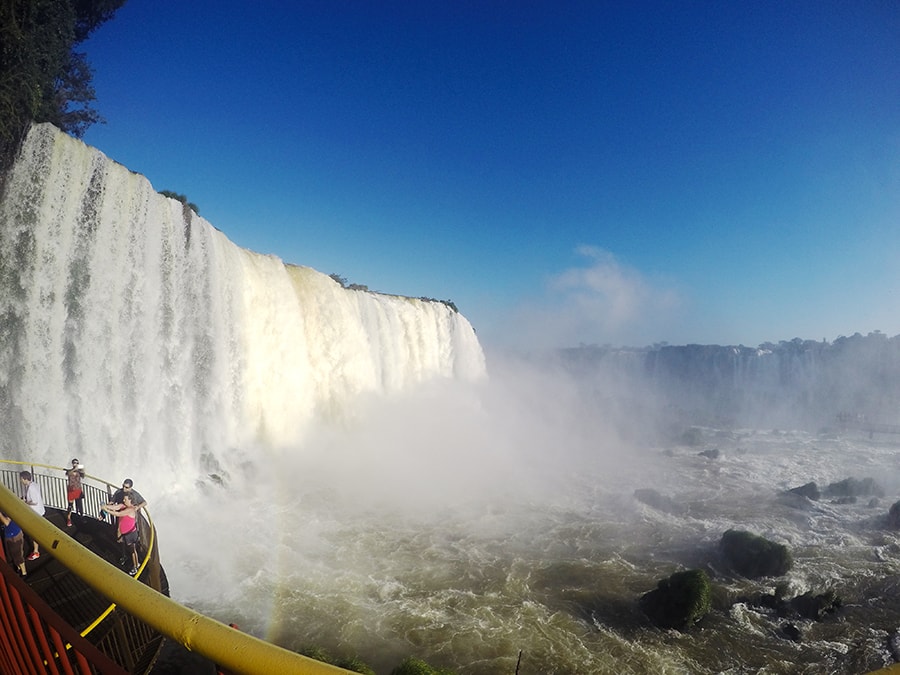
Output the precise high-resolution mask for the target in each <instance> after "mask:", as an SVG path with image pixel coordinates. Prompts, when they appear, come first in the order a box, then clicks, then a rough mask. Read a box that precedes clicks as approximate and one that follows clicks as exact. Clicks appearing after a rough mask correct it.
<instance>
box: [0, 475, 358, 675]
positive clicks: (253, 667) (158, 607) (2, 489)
mask: <svg viewBox="0 0 900 675" xmlns="http://www.w3.org/2000/svg"><path fill="white" fill-rule="evenodd" d="M0 510H2V511H3V512H4V513H5V514H7V515H8V516H9V517H10V518H12V519H13V520H14V521H16V523H18V524H19V525H20V526H21V527H22V529H23V530H25V531H26V532H27V533H28V535H29V536H30V537H32V538H33V539H35V540H36V541H37V542H38V543H39V544H40V545H41V546H42V547H43V549H44V550H45V551H47V552H49V553H51V554H52V555H53V557H54V558H56V559H57V560H58V561H59V562H61V563H62V564H63V565H65V566H66V567H67V568H68V569H69V570H71V571H72V573H73V574H76V575H77V576H78V577H79V578H81V579H82V580H83V581H84V582H85V583H86V584H88V585H89V586H90V587H91V588H93V589H94V590H95V591H97V592H98V593H100V594H102V595H104V596H106V597H108V598H110V599H111V600H113V601H114V602H115V603H116V604H118V605H119V606H120V607H121V608H122V609H124V610H125V611H127V612H128V613H129V614H131V615H133V616H135V617H137V618H138V619H140V620H141V621H143V622H145V623H146V624H148V625H149V626H152V627H153V628H154V629H155V630H157V631H159V632H160V633H162V634H163V635H166V636H168V637H170V638H171V639H173V640H175V641H176V642H179V643H180V644H182V645H184V646H185V647H186V648H187V649H189V650H190V651H194V652H197V653H198V654H201V655H203V656H205V657H206V658H208V659H210V660H211V661H213V662H215V663H216V664H218V665H219V666H220V667H222V668H224V669H226V670H230V671H233V672H235V673H246V674H247V675H257V674H258V675H271V673H296V674H297V675H337V674H339V673H343V674H345V675H346V673H349V672H350V671H347V670H344V669H343V668H338V667H337V666H332V665H330V664H327V663H323V662H321V661H316V660H314V659H310V658H307V657H305V656H301V655H300V654H295V653H294V652H291V651H288V650H287V649H283V648H281V647H278V646H276V645H273V644H271V643H269V642H265V641H264V640H260V639H259V638H256V637H253V636H252V635H248V634H247V633H243V632H241V631H238V630H235V629H234V628H232V627H230V626H226V625H225V624H223V623H220V622H218V621H215V620H214V619H210V618H209V617H206V616H203V615H202V614H199V613H198V612H195V611H193V610H191V609H188V608H187V607H184V606H182V605H180V604H178V603H177V602H175V601H174V600H172V599H170V598H168V597H166V596H165V595H163V594H162V593H158V592H157V591H155V590H153V589H152V588H149V587H148V586H145V585H144V584H142V583H141V582H140V581H137V580H135V579H132V578H131V577H130V576H128V575H127V574H126V573H125V572H123V571H122V570H120V569H118V568H117V567H115V566H113V565H111V564H109V563H108V562H106V561H105V560H103V559H102V558H101V557H99V556H96V555H94V554H93V553H91V551H89V550H88V549H87V548H85V547H84V546H82V545H81V544H79V543H78V542H77V541H75V540H74V539H73V538H72V537H69V536H67V535H65V534H64V533H63V532H61V531H60V530H59V529H58V528H57V527H55V526H54V525H53V524H52V523H50V522H49V521H47V520H46V519H44V518H42V517H41V516H39V515H38V514H36V513H35V512H34V511H33V510H32V509H31V508H30V507H29V506H28V505H27V504H25V502H24V501H22V500H21V499H20V498H19V497H17V496H16V495H15V494H13V493H12V492H11V491H10V490H9V488H7V487H6V486H5V485H0Z"/></svg>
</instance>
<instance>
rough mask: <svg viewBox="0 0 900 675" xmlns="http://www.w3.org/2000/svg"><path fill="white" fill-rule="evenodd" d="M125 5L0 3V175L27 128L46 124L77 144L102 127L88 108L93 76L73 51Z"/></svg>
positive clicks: (73, 0) (86, 0) (92, 0)
mask: <svg viewBox="0 0 900 675" xmlns="http://www.w3.org/2000/svg"><path fill="white" fill-rule="evenodd" d="M124 4H125V0H3V1H2V3H0V172H2V171H4V170H5V169H7V168H8V167H9V165H10V164H11V163H12V161H13V158H14V157H15V152H16V149H17V148H18V146H19V143H20V142H21V140H22V138H23V137H24V134H25V132H26V131H27V129H28V126H29V125H30V124H31V123H32V122H51V123H52V124H54V125H56V126H57V127H59V128H60V129H62V130H63V131H65V132H67V133H69V134H71V135H73V136H75V137H76V138H81V137H82V136H83V135H84V133H85V131H87V129H88V128H89V127H90V126H91V125H93V124H95V123H97V122H102V121H103V120H102V118H101V117H100V115H99V113H98V112H97V111H96V110H94V108H93V107H92V106H91V103H92V102H93V101H94V99H95V92H94V87H93V84H92V79H93V72H92V71H91V67H90V64H89V63H88V60H87V57H86V55H85V54H84V53H83V52H79V51H77V50H76V48H77V47H78V45H80V44H81V43H83V42H84V41H85V40H87V38H88V37H89V36H90V35H91V33H93V31H94V30H96V28H97V27H98V26H100V25H102V24H103V23H105V22H106V21H108V20H109V19H111V18H112V17H113V15H114V14H115V13H116V11H117V10H118V9H119V8H120V7H121V6H122V5H124Z"/></svg>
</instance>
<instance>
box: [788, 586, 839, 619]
mask: <svg viewBox="0 0 900 675" xmlns="http://www.w3.org/2000/svg"><path fill="white" fill-rule="evenodd" d="M841 604H842V603H841V599H840V598H839V597H838V596H837V594H836V593H835V592H834V591H825V592H824V593H821V594H819V595H813V594H812V593H810V592H807V593H804V594H803V595H798V596H797V597H796V598H792V599H791V600H789V601H788V605H789V606H790V608H791V610H793V611H794V612H796V613H797V615H798V616H800V617H802V618H804V619H812V620H813V621H821V620H822V618H823V617H824V616H825V615H826V614H831V613H832V612H836V611H837V610H838V609H840V608H841Z"/></svg>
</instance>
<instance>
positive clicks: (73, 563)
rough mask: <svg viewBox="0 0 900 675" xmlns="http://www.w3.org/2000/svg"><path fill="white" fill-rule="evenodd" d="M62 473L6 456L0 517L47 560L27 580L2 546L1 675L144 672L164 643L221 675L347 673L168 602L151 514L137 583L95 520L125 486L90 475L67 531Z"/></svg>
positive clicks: (142, 519)
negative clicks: (25, 477)
mask: <svg viewBox="0 0 900 675" xmlns="http://www.w3.org/2000/svg"><path fill="white" fill-rule="evenodd" d="M65 469H66V467H55V466H48V465H40V464H28V463H24V462H16V461H9V460H0V511H2V512H3V513H4V514H6V515H7V516H8V517H10V518H11V519H12V520H13V521H15V522H16V523H17V524H18V525H19V526H20V527H21V528H22V530H23V531H24V532H25V555H26V557H27V555H28V553H29V552H30V551H31V541H32V540H36V541H37V542H38V544H39V546H40V557H38V558H37V559H35V560H27V559H26V562H25V567H26V575H25V576H24V577H22V576H20V574H19V572H18V569H17V568H16V567H14V566H13V565H12V564H11V563H10V562H9V559H8V553H7V550H6V547H5V545H4V546H2V547H0V673H2V674H3V675H38V674H43V673H52V674H53V675H57V674H60V673H65V674H66V675H69V674H74V673H79V674H82V675H88V674H92V675H97V674H99V675H126V674H135V675H146V674H148V673H150V672H151V670H152V668H153V665H154V662H155V661H156V659H157V658H158V656H159V654H160V650H161V648H162V645H163V641H164V640H165V639H166V638H170V639H171V640H174V641H175V642H177V643H179V644H181V645H182V646H184V647H186V648H187V649H188V650H189V651H191V652H196V653H197V654H199V655H201V656H202V657H205V658H206V659H208V660H209V662H211V663H216V664H219V665H218V666H216V668H217V670H218V673H220V674H221V675H237V674H238V673H247V674H250V675H253V674H259V675H263V674H265V675H271V674H273V673H279V674H280V673H296V674H297V675H338V674H340V673H343V674H345V675H346V673H348V672H349V671H346V670H344V669H342V668H338V667H336V666H332V665H330V664H326V663H322V662H320V661H315V660H313V659H309V658H307V657H305V656H301V655H299V654H295V653H293V652H290V651H288V650H285V649H282V648H281V647H278V646H276V645H272V644H270V643H268V642H265V641H263V640H260V639H258V638H255V637H253V636H252V635H248V634H246V633H243V632H241V631H239V630H235V629H234V628H233V627H231V626H226V625H225V624H223V623H220V622H218V621H215V620H213V619H210V618H208V617H205V616H203V615H201V614H198V613H197V612H194V611H193V610H190V609H188V608H186V607H184V606H182V605H180V604H178V603H177V602H174V601H173V600H171V599H170V598H169V597H168V596H169V586H168V580H167V579H166V574H165V571H164V570H163V567H162V565H161V564H160V556H159V551H158V546H157V539H156V529H155V526H154V525H153V521H152V519H151V518H150V515H149V514H148V513H147V509H145V508H142V509H140V510H139V511H138V518H137V519H136V520H137V524H138V533H139V541H138V544H137V550H138V555H139V560H140V564H139V566H138V569H137V571H136V573H135V574H134V576H133V577H132V576H131V575H130V574H129V573H128V571H126V570H130V569H131V567H132V562H131V560H130V559H129V560H123V559H122V558H121V555H122V549H121V547H120V545H119V543H118V542H117V541H116V525H115V523H114V522H113V523H110V522H109V520H101V519H99V518H98V517H97V516H98V514H99V513H100V512H101V509H100V506H101V504H107V503H109V502H111V501H112V498H113V494H114V492H115V490H116V489H117V487H118V484H113V483H109V482H107V481H104V480H102V479H100V478H97V477H95V476H90V475H86V476H85V478H84V479H83V481H82V483H83V490H84V508H83V510H84V513H83V515H78V514H73V515H72V525H71V526H68V525H67V523H66V507H67V498H66V477H65V473H64V472H65ZM21 471H28V472H30V473H31V474H32V476H33V479H34V482H35V483H37V484H38V485H39V486H40V489H41V494H42V497H43V501H44V505H45V509H46V512H45V514H44V515H43V516H39V515H38V514H37V513H36V512H35V511H33V510H32V509H31V507H29V506H28V505H27V504H26V503H25V502H24V501H23V500H22V497H21V495H22V493H23V490H22V486H21V483H20V480H19V475H20V472H21ZM113 520H115V519H113ZM4 544H5V542H4Z"/></svg>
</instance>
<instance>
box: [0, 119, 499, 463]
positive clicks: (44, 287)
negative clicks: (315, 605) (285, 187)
mask: <svg viewBox="0 0 900 675" xmlns="http://www.w3.org/2000/svg"><path fill="white" fill-rule="evenodd" d="M0 272H2V274H0V317H2V328H0V427H2V428H3V430H4V433H3V440H2V441H0V447H2V451H3V454H4V455H5V456H7V457H12V458H21V459H25V458H27V459H30V460H32V461H36V462H46V463H57V464H65V463H66V460H67V458H68V457H70V456H76V455H77V456H80V457H85V458H87V457H89V458H90V461H91V463H92V464H93V465H94V466H95V467H99V466H101V465H102V466H103V467H104V471H105V472H108V474H109V475H112V476H115V475H117V474H118V473H120V472H122V471H126V470H127V471H133V467H134V466H135V465H136V464H137V462H138V460H139V458H146V457H152V458H153V459H154V464H155V465H156V466H157V467H160V468H162V469H164V471H163V472H161V473H169V474H175V475H177V474H179V473H184V474H186V475H192V474H196V473H197V471H198V469H199V468H201V466H200V465H201V464H203V465H204V467H205V468H208V467H209V466H215V465H216V464H217V463H221V462H222V461H223V460H226V459H227V458H226V457H224V456H223V455H224V454H227V451H228V449H232V448H247V447H250V446H253V445H255V444H258V445H262V446H265V447H268V448H283V447H286V446H295V445H296V444H297V443H298V442H299V441H300V439H302V437H303V435H304V433H305V430H306V428H307V426H308V424H309V422H310V421H311V420H312V419H314V418H320V417H328V416H334V415H341V414H345V413H347V411H348V407H349V406H350V405H352V402H353V400H354V398H355V397H357V396H359V395H360V394H363V393H366V392H374V393H390V392H397V391H402V390H404V389H406V388H409V387H410V386H412V385H415V384H417V383H421V382H423V381H426V380H427V379H429V378H432V377H438V376H441V377H456V378H463V379H468V378H478V377H480V376H481V375H483V374H484V370H485V367H484V356H483V353H482V351H481V347H480V345H479V343H478V341H477V338H476V337H475V334H474V331H473V330H472V327H471V326H470V325H469V323H468V322H467V321H466V320H465V318H464V317H462V316H461V315H459V314H458V313H456V312H454V311H452V310H451V309H450V308H449V307H447V306H446V305H444V304H442V303H437V302H426V301H422V300H417V299H411V298H403V297H395V296H388V295H379V294H374V293H368V292H359V291H351V290H346V289H344V288H341V287H340V286H339V285H338V284H337V283H335V282H334V281H333V280H332V279H330V278H329V277H327V276H325V275H324V274H320V273H318V272H316V271H314V270H311V269H307V268H302V267H294V266H290V265H285V264H283V263H282V262H281V261H280V260H278V259H277V258H275V257H273V256H264V255H258V254H255V253H252V252H250V251H246V250H243V249H240V248H238V247H236V246H234V245H233V244H232V243H231V242H230V241H229V240H228V239H227V238H226V237H225V236H224V235H223V234H222V233H221V232H219V231H218V230H216V229H215V228H214V227H212V226H211V225H210V224H209V223H208V222H206V221H205V220H203V219H202V218H200V217H199V216H197V215H196V214H194V213H193V212H192V211H191V210H190V209H188V208H186V207H184V206H183V205H182V204H181V203H179V202H177V201H175V200H172V199H168V198H166V197H163V196H161V195H159V194H158V193H156V192H155V191H154V189H153V187H152V186H151V185H150V183H149V182H148V181H147V180H146V179H145V178H144V177H142V176H140V175H137V174H134V173H132V172H130V171H128V170H127V169H126V168H125V167H123V166H121V165H119V164H117V163H115V162H113V161H111V160H109V159H108V158H107V157H105V156H104V155H103V154H102V153H100V152H99V151H96V150H94V149H92V148H89V147H87V146H85V145H84V144H83V143H81V142H79V141H77V140H74V139H72V138H70V137H69V136H67V135H65V134H63V133H62V132H60V131H59V130H57V129H56V128H54V127H52V126H50V125H37V126H35V127H33V128H32V129H31V131H30V133H29V135H28V137H27V140H26V142H25V144H24V146H23V148H22V150H21V154H20V156H19V158H18V160H17V162H16V164H15V166H14V168H13V170H12V172H11V174H10V175H9V176H8V179H7V181H6V187H5V193H4V199H3V202H2V205H0ZM201 458H202V460H203V461H202V462H201V461H200V460H201Z"/></svg>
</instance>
